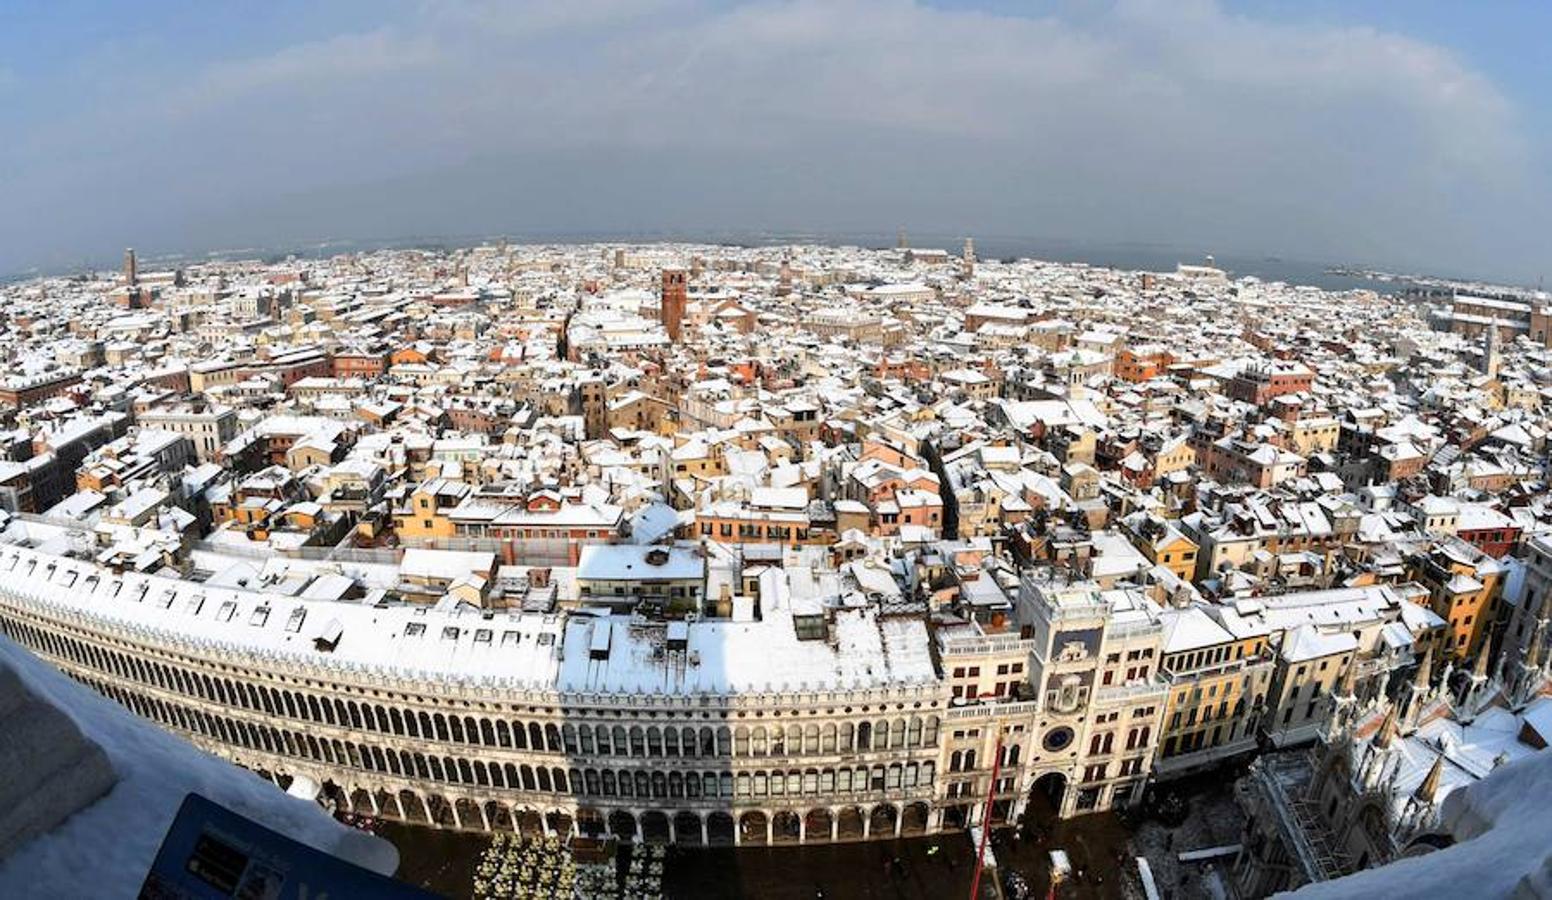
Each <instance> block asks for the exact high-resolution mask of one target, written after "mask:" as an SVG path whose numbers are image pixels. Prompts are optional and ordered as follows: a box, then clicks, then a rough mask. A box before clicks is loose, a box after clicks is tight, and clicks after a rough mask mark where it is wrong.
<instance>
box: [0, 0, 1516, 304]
mask: <svg viewBox="0 0 1552 900" xmlns="http://www.w3.org/2000/svg"><path fill="white" fill-rule="evenodd" d="M1064 10H1065V11H1064V14H1062V15H1056V14H1050V15H1028V16H1024V15H998V14H991V13H986V12H978V11H973V10H966V9H959V8H954V9H944V8H936V7H928V6H922V5H919V4H916V3H911V2H904V0H794V2H774V0H757V2H752V3H739V4H732V5H726V4H715V5H712V4H702V3H697V2H693V0H655V2H651V3H639V4H638V3H630V2H624V0H607V2H601V3H596V4H594V3H584V4H579V3H568V2H561V0H543V2H535V3H530V4H521V5H518V6H508V5H506V4H497V3H483V2H479V3H463V4H451V5H444V4H428V5H426V6H425V7H423V8H420V9H419V10H418V11H417V12H416V13H415V14H414V15H413V16H411V17H409V18H407V19H400V20H396V21H394V22H391V23H384V24H383V25H382V26H381V27H378V28H375V29H373V30H369V31H364V32H362V33H358V34H348V35H341V36H333V37H321V38H320V39H318V40H316V41H310V42H306V43H302V44H297V45H294V46H291V47H286V48H280V49H277V50H274V51H273V52H270V53H268V54H258V55H254V56H252V57H249V58H245V59H239V60H232V61H224V62H220V63H217V64H215V65H211V66H208V67H205V68H203V69H201V70H198V71H194V72H191V73H184V77H182V78H181V79H179V82H178V84H176V85H170V86H169V89H168V90H167V91H165V92H163V93H161V94H157V93H155V92H151V93H150V94H149V95H148V99H146V100H144V101H143V102H142V103H140V104H139V105H135V104H131V105H129V106H128V107H127V108H125V109H120V110H117V111H115V115H116V118H113V119H112V121H113V132H114V133H115V134H117V135H119V137H120V140H119V141H118V142H117V143H116V150H115V152H116V154H118V155H117V157H116V159H115V161H114V164H113V165H104V164H103V163H102V161H101V160H97V159H94V158H91V157H88V158H86V159H84V160H74V161H73V162H72V165H74V166H77V167H78V168H75V169H72V170H70V171H69V172H68V173H65V170H64V169H58V170H57V171H55V172H53V173H52V177H40V178H39V179H37V181H38V183H40V184H53V185H55V186H58V185H61V184H83V183H84V184H88V185H89V184H91V182H92V179H93V178H94V177H99V178H100V177H102V176H101V175H100V173H101V172H105V171H113V172H115V173H116V174H121V173H123V172H124V171H126V170H132V171H134V172H135V173H137V175H138V176H139V178H138V179H137V181H138V182H139V183H138V184H136V185H135V190H137V191H139V192H141V193H142V194H143V195H145V196H158V197H160V198H161V200H162V202H160V203H159V204H158V205H157V215H158V216H159V217H160V219H159V220H158V221H152V219H151V218H148V217H147V216H145V215H137V216H135V217H132V218H131V217H126V221H125V222H123V223H121V224H118V225H115V223H113V222H112V221H111V216H109V217H108V219H107V220H102V221H94V224H93V225H92V226H91V228H89V229H87V230H86V233H85V234H84V235H83V236H82V237H81V238H80V239H81V240H88V241H89V240H92V239H94V238H93V232H92V229H96V230H97V231H105V230H110V229H112V228H115V227H119V228H127V227H130V226H131V225H133V227H135V228H138V229H141V230H151V229H155V228H160V229H162V232H163V234H164V235H165V237H164V238H163V240H166V241H167V242H168V243H174V242H176V241H177V240H180V239H186V238H187V237H189V231H190V229H189V228H188V226H187V225H186V224H180V223H187V222H191V221H200V222H223V223H226V224H224V225H221V226H220V227H216V226H212V227H210V228H205V227H201V228H199V229H197V230H196V231H194V237H195V238H196V239H207V240H213V241H219V240H222V239H224V238H225V237H228V236H232V237H235V236H236V234H235V233H236V232H238V231H245V233H246V234H250V235H257V234H261V233H263V234H267V235H277V234H280V229H282V228H298V227H305V224H306V223H307V222H320V223H321V222H322V221H325V220H326V221H328V222H329V223H330V224H329V229H330V231H329V233H333V234H339V233H341V232H346V233H348V232H351V231H355V232H358V233H360V234H363V235H367V234H370V235H373V236H386V235H384V234H383V233H382V232H381V231H380V229H383V228H386V227H388V224H389V223H394V224H396V225H398V226H400V227H406V228H416V229H417V231H416V233H426V232H427V231H429V230H433V229H447V230H459V233H471V232H479V231H499V230H510V231H520V230H525V229H527V230H540V229H544V228H546V227H549V226H551V225H554V224H555V223H558V222H565V223H567V226H566V227H571V228H579V229H583V230H609V229H610V228H611V227H613V226H614V225H615V224H616V223H617V222H621V221H628V222H630V223H631V227H639V228H652V227H657V228H664V229H694V228H697V227H707V228H722V227H738V226H746V227H763V226H767V225H780V226H783V227H797V228H814V229H835V228H838V227H857V225H858V224H859V223H872V224H873V225H874V227H876V228H888V227H890V226H892V225H893V224H895V223H896V222H899V221H906V222H907V224H909V225H911V226H912V227H913V229H916V230H931V229H933V228H935V227H941V228H943V229H944V230H961V229H963V230H976V231H981V232H983V233H992V232H997V233H1002V234H1015V235H1017V234H1023V235H1031V236H1049V237H1063V238H1076V239H1086V240H1155V241H1157V240H1178V241H1182V242H1187V243H1190V244H1191V245H1193V246H1200V247H1204V248H1208V249H1216V250H1218V251H1219V252H1230V251H1231V250H1238V251H1246V252H1264V253H1277V254H1287V255H1292V254H1307V255H1315V256H1319V257H1322V258H1330V259H1333V260H1341V261H1345V260H1356V261H1364V262H1375V263H1380V264H1390V265H1408V266H1416V267H1430V266H1432V267H1434V268H1438V269H1454V270H1470V271H1484V270H1486V269H1489V268H1492V267H1503V268H1505V269H1508V270H1509V272H1508V273H1506V274H1512V275H1518V276H1520V277H1527V276H1526V273H1528V272H1530V271H1532V269H1531V266H1532V265H1533V263H1532V262H1531V260H1533V259H1536V260H1539V259H1540V258H1541V256H1540V255H1541V254H1542V252H1543V251H1544V250H1545V249H1546V248H1545V247H1542V246H1537V244H1536V241H1538V240H1539V239H1538V238H1536V237H1535V235H1537V234H1539V233H1540V231H1539V226H1538V225H1536V223H1537V222H1538V221H1539V213H1537V212H1536V209H1535V208H1536V206H1537V203H1536V202H1535V201H1536V199H1537V197H1542V196H1544V191H1545V189H1546V187H1547V184H1546V175H1545V169H1546V166H1545V164H1544V162H1545V159H1546V150H1547V148H1545V147H1543V146H1538V145H1536V144H1534V143H1533V142H1532V141H1531V140H1530V139H1529V138H1528V137H1527V136H1526V132H1525V128H1524V124H1523V122H1522V113H1521V111H1520V110H1518V109H1516V108H1515V107H1514V106H1513V105H1512V104H1511V103H1510V102H1509V101H1508V100H1507V99H1506V98H1505V97H1504V95H1503V94H1502V93H1501V92H1500V91H1499V90H1498V89H1497V88H1496V87H1495V86H1494V85H1493V84H1492V83H1491V82H1490V81H1489V80H1488V79H1486V78H1485V77H1484V76H1483V75H1481V74H1480V73H1478V72H1476V71H1474V70H1473V69H1472V68H1471V67H1470V66H1468V65H1467V64H1466V63H1465V62H1464V61H1462V60H1461V59H1460V58H1459V57H1458V56H1456V55H1455V54H1453V53H1452V52H1450V51H1449V50H1448V49H1446V48H1443V47H1440V46H1437V45H1433V44H1429V43H1426V42H1422V41H1418V40H1415V39H1412V38H1408V37H1406V36H1404V35H1398V34H1394V33H1388V32H1384V31H1379V30H1376V29H1372V28H1365V27H1335V26H1324V25H1320V26H1317V25H1300V24H1284V23H1271V22H1267V21H1263V20H1258V19H1256V18H1253V17H1249V16H1245V15H1239V14H1234V13H1230V12H1228V11H1226V10H1224V9H1223V8H1222V7H1221V6H1219V5H1218V4H1217V3H1212V2H1204V0H1182V2H1164V0H1117V2H1113V3H1109V4H1105V5H1098V6H1084V7H1081V8H1079V9H1078V10H1077V11H1076V12H1074V11H1072V10H1067V9H1065V8H1064ZM107 115H108V114H107V113H104V114H102V116H103V118H105V117H106V116H107ZM83 121H86V122H88V123H89V122H90V121H91V117H89V116H86V117H83ZM137 138H139V140H137ZM37 140H39V139H36V138H35V139H34V142H36V141H37ZM0 153H3V151H0ZM47 155H48V154H46V153H34V154H33V156H32V157H30V158H29V159H30V160H38V159H43V158H46V157H47ZM193 160H197V161H198V162H197V164H193V165H191V161H193ZM0 162H3V159H0ZM37 165H39V166H42V165H43V163H41V162H39V163H37ZM61 173H65V174H61ZM40 174H41V175H44V176H48V175H49V174H50V173H40ZM396 191H397V193H396ZM328 196H333V197H337V198H340V200H339V202H338V203H335V204H333V205H331V206H328V207H327V208H324V207H322V206H320V205H319V204H320V202H321V201H319V199H318V198H321V197H328ZM363 196H369V197H371V198H372V199H371V200H370V202H369V201H367V200H365V199H362V198H363ZM277 197H279V198H285V199H284V200H283V201H277V200H276V198H277ZM496 197H500V198H502V199H501V202H499V203H498V202H494V200H493V198H496ZM346 198H355V199H354V200H347V199H346ZM34 199H35V200H36V201H37V202H38V203H40V204H42V205H43V208H46V209H48V208H53V207H52V206H51V205H50V199H51V198H47V197H43V196H41V195H39V196H36V197H35V198H34ZM131 199H134V198H131ZM352 203H355V204H357V205H359V206H361V207H368V206H369V207H370V208H371V209H372V213H371V214H369V215H368V214H362V215H360V216H357V217H353V216H352V205H351V204H352ZM286 204H289V205H290V209H282V208H280V207H281V206H283V205H286ZM87 205H90V202H88V203H87ZM298 209H308V210H312V211H313V212H315V213H316V215H310V216H303V217H298V216H297V215H296V214H295V212H296V210H298ZM64 218H65V217H61V219H62V221H61V223H59V224H58V225H56V226H54V227H52V228H49V227H45V228H39V229H35V230H34V229H29V232H30V233H29V234H28V235H27V236H26V238H27V239H29V240H31V241H33V242H34V243H37V244H41V243H46V242H47V243H60V242H68V241H69V240H70V239H71V237H70V233H69V232H70V223H69V222H68V221H64ZM97 218H98V219H101V217H100V216H99V217H97ZM1505 223H1512V226H1513V227H1510V228H1506V227H1505ZM45 224H46V225H49V224H52V223H45ZM222 228H227V229H230V230H231V232H232V234H231V235H227V234H224V233H223V232H222ZM282 236H283V235H282ZM295 236H296V237H298V238H304V237H312V236H316V235H295ZM124 237H127V236H121V235H120V234H118V233H115V234H114V237H113V238H112V239H111V240H109V241H107V246H110V247H112V246H119V245H121V244H123V243H125V240H124V239H123V238H124ZM147 240H148V239H147V238H140V239H137V240H136V241H135V243H136V244H137V245H144V244H146V243H147ZM22 243H23V244H25V243H27V241H26V240H24V241H23V242H22ZM4 252H6V251H5V250H0V253H4Z"/></svg>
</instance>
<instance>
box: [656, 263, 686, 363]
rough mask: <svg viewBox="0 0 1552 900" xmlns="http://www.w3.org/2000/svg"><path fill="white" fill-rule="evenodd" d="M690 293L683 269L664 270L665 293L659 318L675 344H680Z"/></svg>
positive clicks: (660, 302) (659, 308)
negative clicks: (686, 304) (685, 308)
mask: <svg viewBox="0 0 1552 900" xmlns="http://www.w3.org/2000/svg"><path fill="white" fill-rule="evenodd" d="M688 293H689V286H688V285H687V284H686V273H685V271H684V270H683V269H664V270H663V293H662V297H661V299H660V300H659V301H658V302H659V306H658V317H659V318H660V319H662V321H663V330H664V331H666V332H668V339H669V340H670V341H673V342H674V343H675V344H677V343H679V340H680V336H681V334H682V331H683V328H684V307H685V303H686V300H687V297H688Z"/></svg>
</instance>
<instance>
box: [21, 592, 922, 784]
mask: <svg viewBox="0 0 1552 900" xmlns="http://www.w3.org/2000/svg"><path fill="white" fill-rule="evenodd" d="M0 628H4V629H5V630H6V631H7V633H11V634H12V635H13V636H14V637H15V638H16V639H18V640H19V641H21V642H22V643H23V644H25V645H27V646H29V647H32V648H34V649H38V650H40V651H42V652H47V653H50V654H52V655H54V656H56V657H59V658H63V659H66V660H69V661H71V662H73V663H75V664H76V665H78V666H81V667H83V668H87V669H91V670H92V671H95V672H98V673H101V674H103V675H110V676H113V677H114V678H116V679H122V680H126V681H131V682H135V683H138V684H141V685H145V686H147V687H153V688H157V689H160V690H163V691H168V692H172V693H177V694H180V695H183V696H188V697H197V698H199V699H202V700H205V701H207V702H210V703H218V704H221V705H223V706H230V707H233V708H234V709H241V710H245V711H248V712H253V713H262V714H264V715H265V716H267V717H284V718H290V719H296V720H298V721H301V722H307V723H312V724H321V725H331V726H335V727H340V728H349V729H353V730H359V731H365V732H373V733H377V734H383V735H392V736H394V737H407V738H415V739H419V740H427V741H437V742H442V743H452V744H462V745H467V746H474V747H487V748H499V749H513V750H530V751H536V752H545V753H557V754H566V755H569V756H578V755H581V756H585V757H593V756H608V757H626V758H648V759H673V758H688V759H714V758H719V757H783V758H786V757H793V756H815V755H834V754H838V753H856V752H868V751H885V750H900V749H917V748H925V747H935V746H937V744H938V734H939V726H940V721H939V718H938V717H937V716H936V715H927V716H921V715H911V716H895V717H888V718H881V719H877V720H873V721H862V722H855V723H854V722H842V723H836V722H827V723H824V724H820V723H809V724H807V725H798V724H796V723H794V724H790V725H787V726H785V727H783V726H780V725H773V726H770V727H767V726H765V725H755V726H743V725H740V726H738V727H737V728H736V729H730V728H728V727H727V726H725V725H723V726H718V727H716V728H713V727H711V726H699V727H696V726H689V725H685V726H674V725H665V726H659V725H646V726H643V725H631V726H625V725H604V724H587V723H569V722H568V723H564V724H560V725H557V724H556V723H554V722H546V723H541V722H534V721H530V722H526V723H525V722H519V721H509V720H507V719H503V718H493V717H489V716H474V715H457V714H445V713H442V712H428V711H426V710H416V709H408V708H400V707H398V706H394V705H385V704H382V703H370V702H361V701H357V700H354V699H345V698H341V697H330V696H320V695H317V694H313V693H310V692H306V691H298V690H293V689H282V688H275V687H271V686H268V685H263V684H253V683H250V682H245V681H241V680H234V679H231V678H227V677H222V676H214V677H212V676H211V675H209V674H205V673H190V672H188V671H186V670H184V669H183V668H180V667H177V666H169V665H165V664H162V663H159V662H154V661H150V662H148V661H146V660H144V659H142V658H140V657H138V656H134V655H131V654H127V653H121V652H118V651H114V650H105V649H103V648H101V647H98V646H96V645H95V644H92V643H89V642H84V641H78V640H76V639H74V638H71V637H67V636H62V635H57V634H51V633H49V632H46V631H43V630H42V629H38V628H35V627H33V626H31V625H28V624H26V623H20V622H17V623H8V622H7V621H6V620H3V619H0Z"/></svg>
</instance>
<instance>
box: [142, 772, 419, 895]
mask: <svg viewBox="0 0 1552 900" xmlns="http://www.w3.org/2000/svg"><path fill="white" fill-rule="evenodd" d="M435 896H436V895H435V894H430V893H427V892H426V891H423V890H421V889H420V888H417V887H415V886H413V885H409V884H405V883H404V882H402V881H394V880H393V879H392V878H387V877H384V876H382V875H379V874H377V873H376V872H372V871H369V870H367V869H363V868H361V867H360V866H357V865H355V864H353V863H348V862H346V861H344V860H342V859H339V858H338V857H334V856H330V855H329V854H327V853H324V852H322V851H319V850H314V849H313V848H311V847H309V846H307V845H306V844H303V843H301V842H299V841H294V840H292V839H291V838H288V837H286V836H285V835H283V834H280V833H279V832H275V831H271V830H270V829H268V828H265V827H264V826H263V825H260V824H259V823H257V822H255V821H253V820H252V819H248V818H246V817H244V816H240V815H238V814H237V813H234V812H232V811H231V810H229V809H227V808H226V807H224V806H220V805H218V804H216V803H213V802H211V801H210V800H208V799H206V798H204V797H201V796H200V795H198V794H189V795H188V796H187V797H184V798H183V805H182V806H181V807H179V808H178V816H177V818H175V819H173V822H172V827H171V828H169V829H168V830H167V836H166V837H164V838H162V848H161V850H159V851H157V854H156V861H155V862H153V863H152V864H151V871H150V872H148V873H147V874H146V879H145V882H144V883H143V884H141V885H140V900H351V898H356V897H373V898H377V897H383V898H388V900H397V898H403V900H427V898H434V897H435Z"/></svg>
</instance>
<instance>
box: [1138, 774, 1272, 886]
mask: <svg viewBox="0 0 1552 900" xmlns="http://www.w3.org/2000/svg"><path fill="white" fill-rule="evenodd" d="M1233 786H1234V779H1233V778H1232V777H1228V776H1224V777H1219V778H1204V777H1196V778H1188V779H1185V780H1182V781H1180V782H1177V783H1175V784H1169V783H1166V784H1165V785H1164V786H1163V787H1164V788H1166V789H1168V788H1176V789H1179V790H1180V791H1181V792H1182V793H1183V794H1185V795H1186V797H1187V798H1188V800H1187V802H1188V803H1189V806H1188V807H1187V809H1188V812H1187V815H1186V820H1185V821H1184V822H1182V823H1180V825H1179V826H1178V827H1176V828H1170V827H1168V826H1165V825H1163V824H1160V823H1159V822H1157V821H1154V820H1152V819H1147V820H1145V821H1143V822H1142V824H1141V825H1139V826H1138V827H1137V830H1136V831H1135V832H1133V834H1132V842H1131V851H1132V853H1134V854H1135V855H1137V856H1143V857H1146V858H1147V860H1148V866H1149V867H1150V868H1151V869H1152V870H1153V878H1154V881H1155V883H1156V884H1157V885H1158V888H1159V891H1160V893H1161V894H1163V895H1164V896H1173V897H1196V896H1207V895H1208V894H1209V893H1210V891H1211V889H1210V888H1209V887H1207V886H1206V878H1205V876H1206V875H1207V864H1206V863H1200V862H1195V863H1192V862H1188V863H1182V862H1180V860H1179V854H1181V853H1184V852H1186V851H1189V850H1206V849H1208V848H1211V847H1223V846H1227V845H1230V844H1238V843H1239V842H1240V838H1241V836H1242V832H1243V831H1244V828H1245V814H1244V812H1243V811H1242V810H1241V809H1240V807H1239V803H1238V802H1236V801H1235V799H1234V790H1233ZM1232 863H1233V857H1232V856H1229V857H1220V858H1218V859H1215V860H1212V861H1211V865H1212V866H1213V868H1214V869H1215V870H1216V871H1218V872H1220V873H1223V872H1226V871H1227V870H1228V868H1229V867H1230V866H1231V865H1232Z"/></svg>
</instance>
